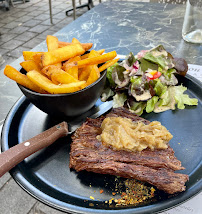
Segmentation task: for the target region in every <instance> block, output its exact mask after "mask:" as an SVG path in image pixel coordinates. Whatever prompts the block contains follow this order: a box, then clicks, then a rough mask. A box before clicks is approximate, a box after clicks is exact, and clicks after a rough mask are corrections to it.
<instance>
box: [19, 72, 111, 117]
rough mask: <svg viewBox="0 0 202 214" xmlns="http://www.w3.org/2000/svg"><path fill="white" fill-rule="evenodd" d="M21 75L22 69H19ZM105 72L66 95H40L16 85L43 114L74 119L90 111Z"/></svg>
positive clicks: (104, 79) (104, 77)
mask: <svg viewBox="0 0 202 214" xmlns="http://www.w3.org/2000/svg"><path fill="white" fill-rule="evenodd" d="M21 72H22V73H23V69H21ZM106 73H107V70H105V71H103V72H102V73H101V76H100V78H99V79H98V80H97V81H96V82H94V83H92V84H91V85H89V86H87V87H86V88H84V89H82V90H80V91H76V92H74V93H67V94H40V93H37V92H35V91H32V90H30V89H28V88H25V87H24V86H22V85H20V84H18V86H19V88H20V90H21V91H22V93H23V94H24V95H25V96H26V97H27V98H28V99H29V101H30V102H31V103H32V104H34V105H35V106H36V107H38V108H39V109H40V110H42V111H43V112H45V113H47V114H49V115H53V116H54V117H74V116H78V115H81V114H82V113H84V112H86V111H88V110H89V109H91V108H92V107H93V106H94V104H95V103H96V101H97V100H98V98H99V97H100V95H101V93H102V90H103V88H104V84H105V81H106Z"/></svg>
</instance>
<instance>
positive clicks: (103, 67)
mask: <svg viewBox="0 0 202 214" xmlns="http://www.w3.org/2000/svg"><path fill="white" fill-rule="evenodd" d="M118 61H119V59H118V58H117V59H112V60H109V61H108V62H106V63H105V64H103V65H102V66H100V67H99V68H98V69H99V71H100V72H102V71H104V70H106V69H107V68H109V67H110V66H112V65H114V64H115V63H116V62H118Z"/></svg>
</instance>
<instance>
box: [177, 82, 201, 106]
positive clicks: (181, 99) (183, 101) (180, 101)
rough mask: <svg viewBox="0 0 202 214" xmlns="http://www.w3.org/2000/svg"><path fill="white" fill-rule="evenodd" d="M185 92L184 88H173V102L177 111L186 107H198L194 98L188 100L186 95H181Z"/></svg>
mask: <svg viewBox="0 0 202 214" xmlns="http://www.w3.org/2000/svg"><path fill="white" fill-rule="evenodd" d="M186 90H187V88H186V87H184V86H182V85H180V86H175V100H176V102H177V107H178V108H179V109H184V108H185V104H186V105H191V106H192V105H198V100H197V99H196V98H190V97H189V95H188V94H183V93H184V92H185V91H186Z"/></svg>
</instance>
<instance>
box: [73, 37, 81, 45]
mask: <svg viewBox="0 0 202 214" xmlns="http://www.w3.org/2000/svg"><path fill="white" fill-rule="evenodd" d="M72 43H74V44H76V43H79V44H80V42H79V40H78V39H76V38H73V39H72Z"/></svg>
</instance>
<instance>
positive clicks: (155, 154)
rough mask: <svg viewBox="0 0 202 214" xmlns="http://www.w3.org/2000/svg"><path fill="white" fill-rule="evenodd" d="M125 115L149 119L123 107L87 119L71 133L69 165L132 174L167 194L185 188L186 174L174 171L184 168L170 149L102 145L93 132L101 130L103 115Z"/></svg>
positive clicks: (131, 117) (125, 175)
mask: <svg viewBox="0 0 202 214" xmlns="http://www.w3.org/2000/svg"><path fill="white" fill-rule="evenodd" d="M118 116H119V117H127V118H130V119H132V120H133V121H141V122H143V123H145V124H148V123H149V121H147V120H145V119H143V118H141V117H139V116H137V115H135V114H133V113H131V112H129V111H128V110H127V109H125V108H116V109H113V110H112V111H111V112H110V113H109V114H107V115H106V116H101V117H99V118H97V119H90V118H88V119H87V121H86V122H85V123H84V124H83V125H82V126H81V127H80V128H79V129H77V131H76V132H75V133H74V135H73V136H72V139H73V142H72V144H71V152H70V165H69V167H70V168H74V169H75V170H76V171H82V170H86V171H91V172H95V173H100V174H111V175H116V176H121V177H124V178H135V179H138V180H141V181H145V182H148V183H150V184H152V185H154V186H156V187H157V188H158V189H160V190H163V191H165V192H167V193H169V194H173V193H176V192H181V191H184V190H185V182H186V181H187V180H188V176H187V175H184V174H179V173H175V172H174V171H175V170H181V169H184V168H183V167H182V166H181V162H180V161H179V160H178V159H177V158H176V157H175V156H174V151H173V149H172V148H171V147H170V146H169V147H168V149H162V150H157V149H156V150H154V151H152V150H150V149H145V150H143V151H142V152H130V151H123V150H119V151H117V150H113V149H111V148H109V147H106V146H104V145H103V144H102V143H101V142H100V141H98V140H97V138H96V136H97V135H99V134H101V128H100V127H101V123H102V121H103V120H104V119H105V117H118Z"/></svg>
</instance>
